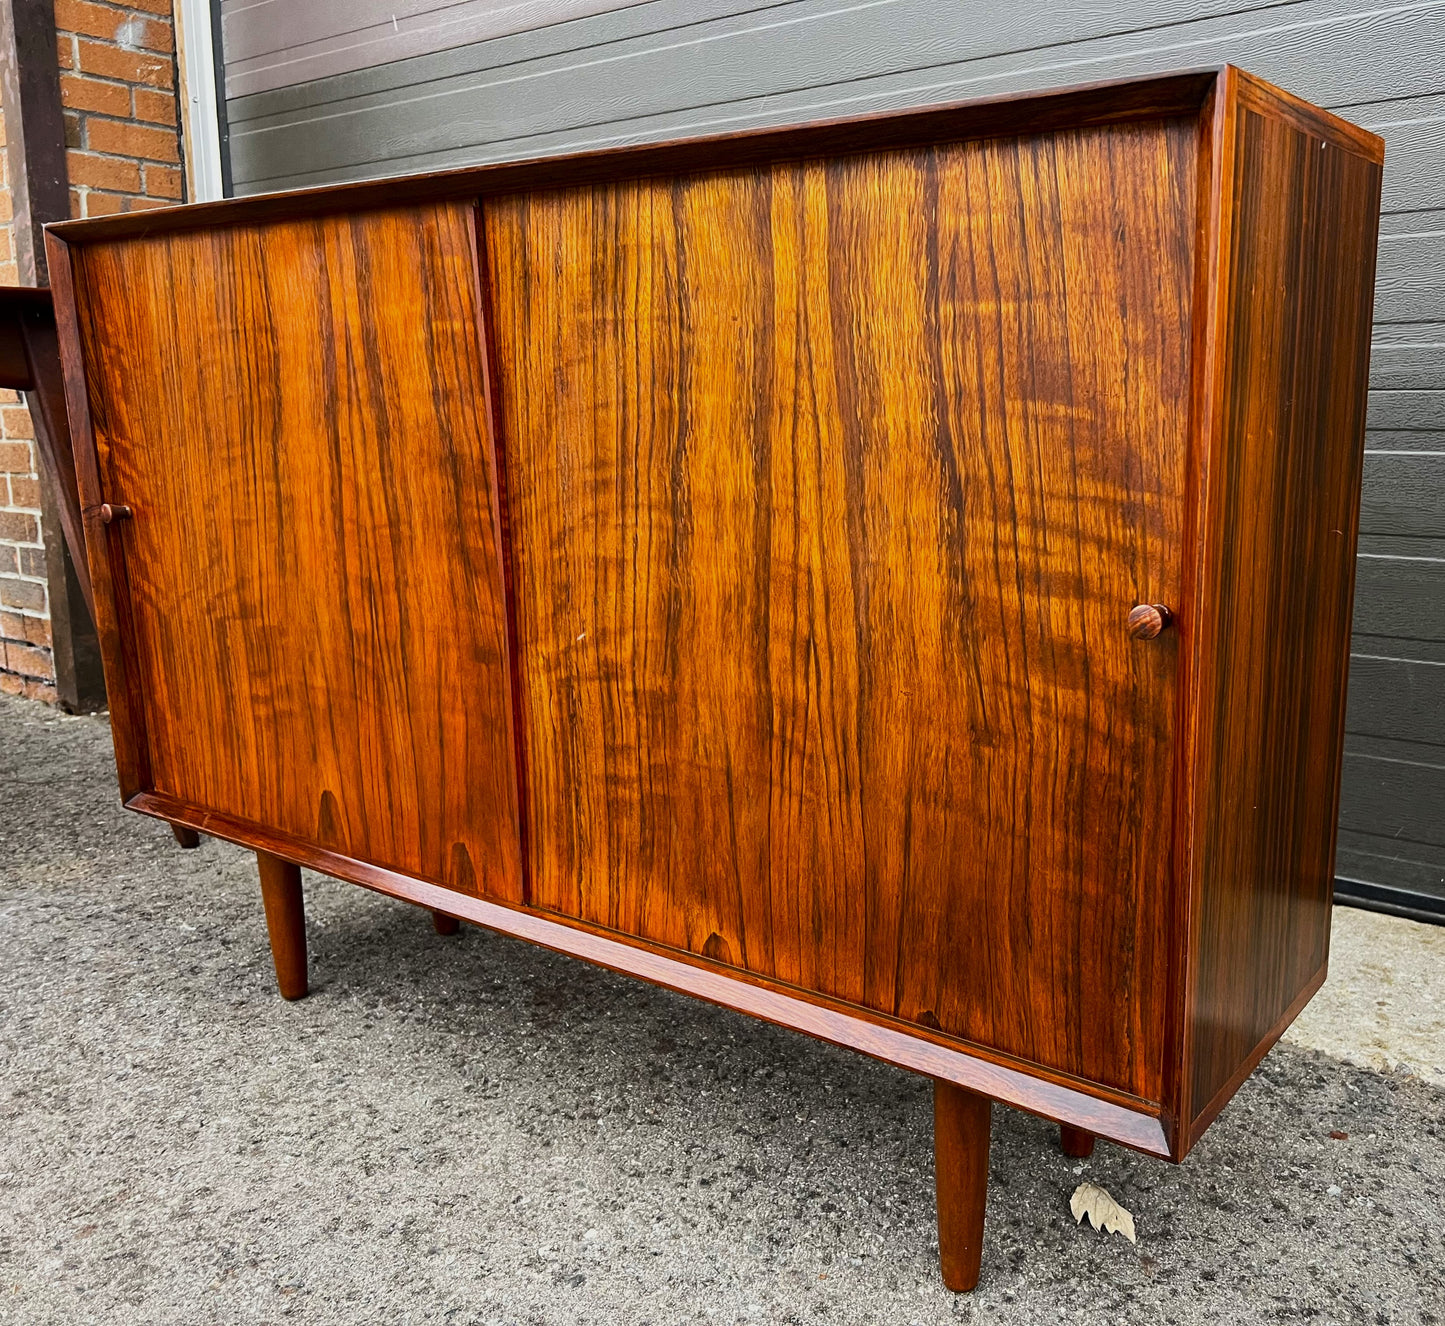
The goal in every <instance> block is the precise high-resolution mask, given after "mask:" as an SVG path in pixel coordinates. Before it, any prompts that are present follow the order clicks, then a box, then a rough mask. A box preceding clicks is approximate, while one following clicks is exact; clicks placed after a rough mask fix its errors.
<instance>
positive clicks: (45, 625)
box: [20, 617, 51, 649]
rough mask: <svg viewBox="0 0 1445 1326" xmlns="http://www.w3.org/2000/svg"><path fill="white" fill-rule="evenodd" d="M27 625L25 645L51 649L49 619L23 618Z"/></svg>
mask: <svg viewBox="0 0 1445 1326" xmlns="http://www.w3.org/2000/svg"><path fill="white" fill-rule="evenodd" d="M20 620H21V621H22V622H24V623H25V643H26V644H31V645H39V646H41V647H42V648H44V649H49V648H50V644H51V641H50V619H49V618H48V617H22V618H21V619H20Z"/></svg>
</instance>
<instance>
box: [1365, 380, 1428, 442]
mask: <svg viewBox="0 0 1445 1326" xmlns="http://www.w3.org/2000/svg"><path fill="white" fill-rule="evenodd" d="M1365 427H1366V428H1367V429H1369V430H1370V431H1369V432H1368V433H1366V435H1365V445H1366V446H1374V445H1376V444H1375V443H1373V442H1371V441H1370V438H1371V437H1372V436H1375V435H1377V434H1384V433H1386V432H1388V433H1390V434H1391V435H1392V436H1393V435H1394V434H1395V433H1397V432H1406V431H1414V430H1422V429H1429V430H1438V431H1442V432H1445V391H1372V392H1371V393H1370V405H1369V410H1368V411H1367V413H1366V415H1365ZM1432 449H1433V448H1432Z"/></svg>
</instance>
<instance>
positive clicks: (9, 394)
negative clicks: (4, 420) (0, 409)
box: [0, 387, 20, 405]
mask: <svg viewBox="0 0 1445 1326" xmlns="http://www.w3.org/2000/svg"><path fill="white" fill-rule="evenodd" d="M19 400H20V393H19V392H18V391H16V390H14V389H13V388H11V387H0V405H15V404H16V403H17V402H18V401H19Z"/></svg>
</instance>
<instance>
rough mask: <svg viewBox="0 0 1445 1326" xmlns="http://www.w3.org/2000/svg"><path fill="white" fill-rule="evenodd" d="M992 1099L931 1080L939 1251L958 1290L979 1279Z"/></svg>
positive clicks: (950, 1283)
mask: <svg viewBox="0 0 1445 1326" xmlns="http://www.w3.org/2000/svg"><path fill="white" fill-rule="evenodd" d="M992 1107H993V1102H992V1101H991V1100H989V1098H988V1097H987V1096H980V1095H978V1094H977V1093H976V1092H973V1091H965V1090H964V1088H963V1087H957V1086H954V1085H953V1083H952V1082H940V1081H938V1080H936V1079H935V1081H934V1083H933V1154H934V1175H935V1180H936V1182H937V1186H938V1257H939V1261H940V1262H941V1263H942V1265H943V1283H944V1284H945V1285H947V1286H948V1287H949V1288H950V1289H952V1290H955V1291H956V1292H960V1293H962V1292H965V1291H967V1290H969V1289H972V1288H973V1287H974V1286H975V1285H976V1284H978V1270H979V1266H980V1264H981V1263H982V1261H983V1208H984V1202H985V1200H986V1199H987V1197H988V1134H989V1123H990V1115H991V1113H992Z"/></svg>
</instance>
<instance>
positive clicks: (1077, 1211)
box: [1069, 1183, 1136, 1243]
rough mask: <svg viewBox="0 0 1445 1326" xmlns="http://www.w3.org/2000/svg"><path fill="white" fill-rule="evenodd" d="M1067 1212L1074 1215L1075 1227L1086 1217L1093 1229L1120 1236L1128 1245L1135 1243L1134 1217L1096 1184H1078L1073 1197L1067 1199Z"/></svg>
mask: <svg viewBox="0 0 1445 1326" xmlns="http://www.w3.org/2000/svg"><path fill="white" fill-rule="evenodd" d="M1069 1210H1070V1211H1072V1212H1073V1213H1074V1223H1075V1224H1076V1225H1077V1224H1078V1223H1079V1222H1080V1221H1081V1220H1083V1218H1084V1217H1085V1216H1088V1217H1089V1223H1090V1224H1091V1225H1093V1227H1094V1228H1095V1229H1102V1230H1104V1231H1106V1232H1107V1233H1110V1234H1122V1235H1123V1236H1124V1237H1125V1238H1126V1239H1128V1240H1129V1242H1130V1243H1133V1242H1135V1241H1136V1240H1135V1238H1134V1217H1133V1216H1131V1215H1130V1214H1129V1213H1128V1212H1127V1211H1126V1210H1125V1209H1124V1208H1123V1207H1122V1206H1120V1205H1119V1203H1118V1202H1116V1201H1115V1200H1114V1199H1113V1198H1112V1197H1110V1196H1109V1194H1108V1193H1106V1192H1105V1191H1104V1190H1103V1189H1102V1188H1100V1187H1098V1186H1097V1185H1096V1184H1093V1183H1081V1184H1079V1186H1078V1187H1077V1188H1075V1189H1074V1195H1073V1196H1072V1197H1070V1198H1069Z"/></svg>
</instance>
